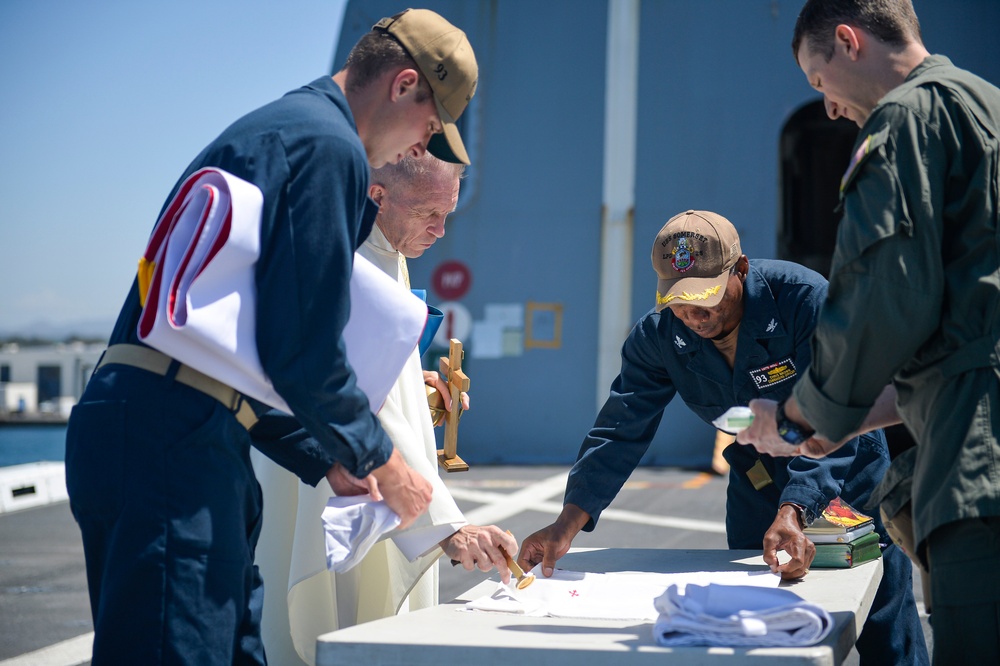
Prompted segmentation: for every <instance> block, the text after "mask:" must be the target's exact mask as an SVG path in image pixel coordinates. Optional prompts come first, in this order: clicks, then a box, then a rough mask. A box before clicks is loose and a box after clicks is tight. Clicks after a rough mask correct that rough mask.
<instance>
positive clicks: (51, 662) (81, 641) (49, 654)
mask: <svg viewBox="0 0 1000 666" xmlns="http://www.w3.org/2000/svg"><path fill="white" fill-rule="evenodd" d="M93 650H94V632H90V633H89V634H83V635H82V636H77V637H76V638H71V639H69V640H67V641H63V642H61V643H56V644H55V645H50V646H48V647H44V648H42V649H41V650H35V651H34V652H28V653H26V654H22V655H21V656H19V657H12V658H11V659H7V660H5V661H0V666H78V664H85V663H87V662H88V661H90V656H91V653H92V652H93Z"/></svg>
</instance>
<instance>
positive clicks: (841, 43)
mask: <svg viewBox="0 0 1000 666" xmlns="http://www.w3.org/2000/svg"><path fill="white" fill-rule="evenodd" d="M862 39H863V38H862V35H861V34H860V33H859V32H858V30H856V29H855V28H853V27H851V26H849V25H847V24H846V23H841V24H840V25H838V26H837V28H836V30H835V31H834V33H833V41H834V48H836V49H839V50H843V52H844V54H845V55H846V56H847V57H848V58H850V59H851V60H857V59H858V51H859V50H860V47H861V42H862Z"/></svg>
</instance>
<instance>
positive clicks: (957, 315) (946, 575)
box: [738, 0, 1000, 664]
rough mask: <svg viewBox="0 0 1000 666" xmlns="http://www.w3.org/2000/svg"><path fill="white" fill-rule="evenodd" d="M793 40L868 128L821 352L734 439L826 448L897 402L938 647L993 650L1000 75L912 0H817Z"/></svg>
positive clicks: (983, 658)
mask: <svg viewBox="0 0 1000 666" xmlns="http://www.w3.org/2000/svg"><path fill="white" fill-rule="evenodd" d="M792 48H793V51H794V53H795V57H796V60H797V62H798V64H799V66H800V67H801V68H802V70H803V72H804V73H805V74H806V77H807V79H808V81H809V84H810V85H811V86H812V87H813V88H815V89H816V90H818V91H819V92H821V93H822V94H823V95H824V98H825V103H826V109H827V113H828V115H829V116H830V117H831V118H834V119H836V118H847V119H849V120H852V121H854V122H855V123H857V124H858V125H859V126H860V127H861V131H860V133H859V135H858V141H857V144H856V146H855V153H854V157H853V159H852V160H851V164H850V166H849V167H848V169H847V172H846V173H845V174H844V178H843V180H842V184H841V205H842V207H843V212H844V217H843V220H842V222H841V224H840V229H839V232H838V237H837V247H836V250H835V252H834V257H833V264H832V267H831V275H830V290H829V294H828V296H827V300H826V302H825V304H824V306H823V311H822V314H821V315H820V319H819V323H818V324H817V327H816V331H815V333H814V337H813V359H812V365H811V366H810V368H809V369H808V371H807V372H806V373H803V375H802V378H801V380H800V381H799V383H798V384H797V385H796V387H795V389H794V391H793V393H792V396H791V397H790V398H789V399H787V400H786V401H784V402H782V403H774V402H771V401H765V400H761V401H754V402H752V403H751V404H750V406H751V408H753V410H754V413H755V420H754V423H753V425H752V426H751V427H750V428H749V429H747V430H745V431H743V432H742V433H740V434H739V435H738V441H740V442H741V443H752V444H753V445H754V446H755V447H756V448H757V449H758V450H760V451H761V452H764V453H769V454H771V455H797V454H805V455H810V456H814V457H818V456H822V455H825V454H826V453H829V452H830V451H832V450H834V449H836V448H837V447H838V446H839V445H840V444H841V443H842V442H844V441H846V440H847V439H848V438H849V437H850V436H852V435H853V434H855V433H857V432H859V431H864V430H866V429H870V428H872V427H878V426H884V425H888V424H891V423H892V422H894V421H895V422H898V421H899V420H902V422H903V423H905V424H906V426H907V427H908V429H909V430H910V432H911V433H912V434H913V435H914V438H915V439H916V441H917V444H918V446H917V452H916V463H915V469H914V477H913V486H912V505H913V523H914V537H915V541H916V544H917V550H918V555H919V557H920V558H921V559H922V560H923V561H924V563H925V564H927V565H928V566H929V570H930V573H931V592H932V597H933V602H934V613H933V621H932V628H933V632H934V663H935V664H944V663H964V664H972V663H976V664H998V663H1000V441H998V436H1000V231H998V217H1000V213H998V198H1000V90H998V89H997V88H996V87H995V86H993V85H991V84H989V83H988V82H986V81H984V80H983V79H981V78H979V77H977V76H975V75H973V74H971V73H969V72H966V71H964V70H961V69H958V68H957V67H955V66H954V65H952V63H951V62H950V61H949V60H948V59H947V58H945V57H943V56H938V55H930V53H929V52H928V51H927V50H926V48H924V45H923V43H922V41H921V37H920V25H919V23H918V21H917V17H916V13H915V12H914V9H913V6H912V4H911V2H910V0H808V1H807V2H806V4H805V6H804V8H803V9H802V12H801V13H800V15H799V18H798V22H797V23H796V27H795V36H794V39H793V42H792ZM890 382H891V383H890Z"/></svg>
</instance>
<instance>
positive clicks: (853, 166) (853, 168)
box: [840, 125, 889, 195]
mask: <svg viewBox="0 0 1000 666" xmlns="http://www.w3.org/2000/svg"><path fill="white" fill-rule="evenodd" d="M888 138H889V126H888V125H886V126H885V127H883V128H882V129H880V130H879V131H878V132H875V133H874V134H869V135H868V136H867V137H865V140H864V141H862V142H861V145H860V146H858V149H857V150H856V151H854V155H853V156H852V157H851V162H850V163H849V164H848V165H847V170H846V171H845V172H844V175H843V176H842V177H841V179H840V194H841V195H843V194H844V190H846V189H847V186H848V185H850V184H851V181H852V180H854V176H855V175H856V174H857V173H858V170H859V169H860V167H861V165H862V164H864V163H865V160H867V159H868V156H869V155H871V154H872V153H874V152H876V151H877V150H878V149H879V148H880V147H882V145H883V144H885V142H886V141H887V140H888Z"/></svg>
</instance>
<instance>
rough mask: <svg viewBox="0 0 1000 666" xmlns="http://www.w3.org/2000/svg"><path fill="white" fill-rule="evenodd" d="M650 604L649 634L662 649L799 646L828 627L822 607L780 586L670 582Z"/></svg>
mask: <svg viewBox="0 0 1000 666" xmlns="http://www.w3.org/2000/svg"><path fill="white" fill-rule="evenodd" d="M654 603H655V605H656V609H657V610H658V611H660V617H659V618H658V619H657V620H656V624H654V625H653V637H654V638H655V639H656V642H657V643H659V644H660V645H664V646H668V647H678V646H726V647H792V646H795V647H801V646H806V645H814V644H816V643H818V642H820V641H822V640H823V639H824V638H826V637H827V635H828V634H829V633H830V630H831V629H832V628H833V618H831V617H830V614H829V613H827V612H826V611H825V610H824V609H823V608H821V607H819V606H817V605H816V604H811V603H808V602H806V601H805V600H804V599H802V597H800V596H799V595H797V594H795V593H794V592H790V591H788V590H784V589H780V588H774V589H770V588H763V587H751V586H747V585H716V584H710V585H687V586H685V587H683V588H680V587H678V586H677V585H671V586H670V587H668V588H667V591H666V592H664V593H663V594H662V595H660V596H659V597H657V598H656V600H655V601H654Z"/></svg>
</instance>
